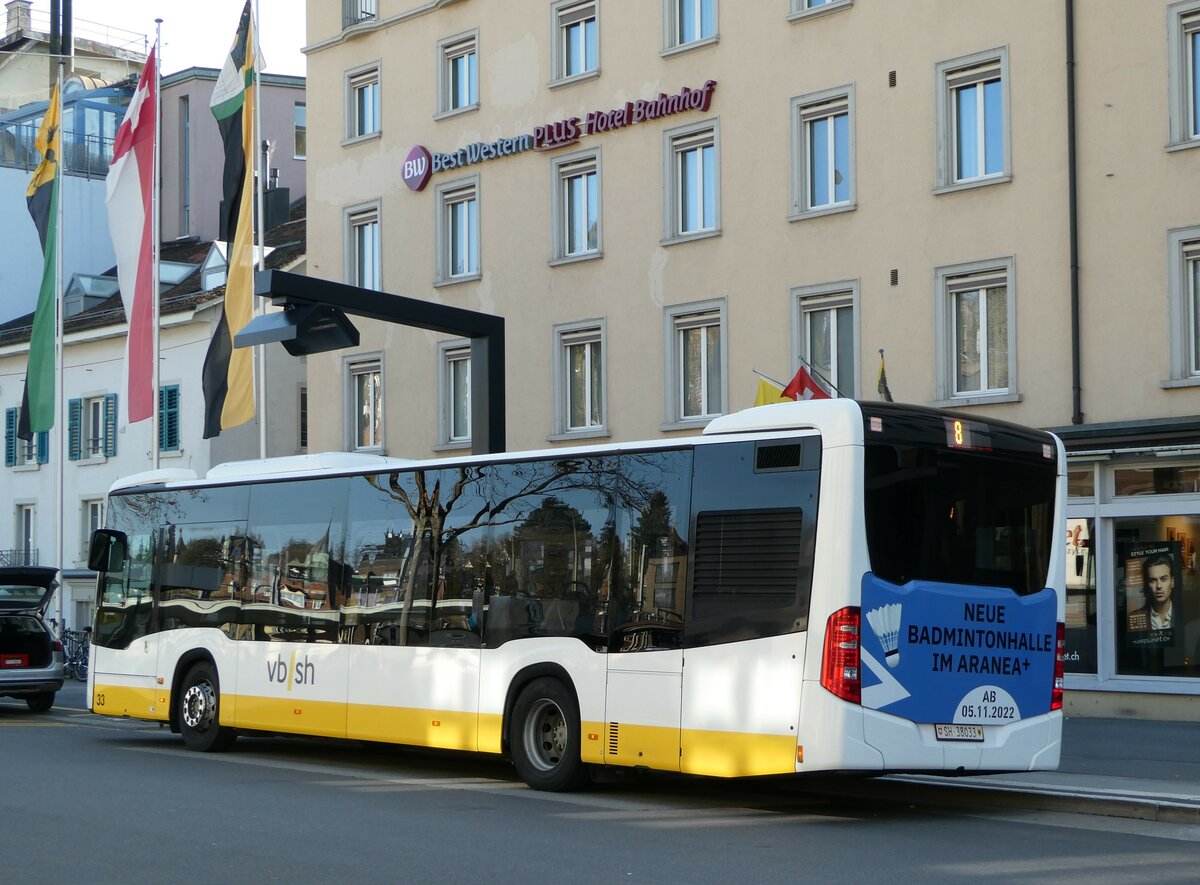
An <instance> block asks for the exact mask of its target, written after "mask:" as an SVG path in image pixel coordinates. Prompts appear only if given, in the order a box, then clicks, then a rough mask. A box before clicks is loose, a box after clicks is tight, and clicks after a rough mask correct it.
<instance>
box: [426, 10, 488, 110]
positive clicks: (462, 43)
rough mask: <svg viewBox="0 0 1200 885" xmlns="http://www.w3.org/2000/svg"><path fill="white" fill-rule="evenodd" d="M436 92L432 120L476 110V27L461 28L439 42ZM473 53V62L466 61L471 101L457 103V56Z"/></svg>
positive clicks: (477, 56) (477, 49)
mask: <svg viewBox="0 0 1200 885" xmlns="http://www.w3.org/2000/svg"><path fill="white" fill-rule="evenodd" d="M437 53H438V95H437V99H438V100H437V109H436V112H435V113H434V119H435V120H442V119H445V118H446V117H452V116H454V115H456V114H464V113H467V112H468V111H476V110H479V30H478V29H475V30H472V31H464V32H463V33H461V34H455V35H454V36H453V37H445V38H443V39H441V40H439V41H438V45H437ZM471 55H474V56H475V62H474V66H472V64H471V62H469V61H468V62H467V68H468V71H467V77H468V80H469V83H468V88H469V92H470V95H469V96H468V97H469V98H470V99H471V100H470V101H467V102H464V103H463V104H456V101H457V98H456V96H455V94H454V89H453V87H454V67H455V64H456V62H457V60H458V59H460V58H466V57H468V56H471Z"/></svg>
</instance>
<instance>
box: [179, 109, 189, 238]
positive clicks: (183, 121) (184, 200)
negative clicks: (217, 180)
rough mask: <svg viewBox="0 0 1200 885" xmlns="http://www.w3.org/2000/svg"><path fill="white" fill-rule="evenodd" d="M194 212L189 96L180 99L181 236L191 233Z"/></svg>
mask: <svg viewBox="0 0 1200 885" xmlns="http://www.w3.org/2000/svg"><path fill="white" fill-rule="evenodd" d="M191 211H192V111H191V103H190V102H189V100H188V96H186V95H183V96H180V98H179V234H180V236H183V237H186V236H187V235H188V233H189V232H190V231H191V223H192V217H191Z"/></svg>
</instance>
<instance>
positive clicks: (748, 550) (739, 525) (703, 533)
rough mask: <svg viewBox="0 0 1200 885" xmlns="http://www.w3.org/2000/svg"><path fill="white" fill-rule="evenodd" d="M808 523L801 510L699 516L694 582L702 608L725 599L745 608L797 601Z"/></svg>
mask: <svg viewBox="0 0 1200 885" xmlns="http://www.w3.org/2000/svg"><path fill="white" fill-rule="evenodd" d="M803 527H804V511H802V510H800V509H799V508H780V509H771V510H736V511H724V512H721V511H710V512H705V513H701V514H699V515H698V516H697V517H696V542H695V549H696V565H695V570H696V571H695V578H694V585H693V591H694V594H695V604H696V609H697V612H698V613H699V612H700V610H701V609H708V608H709V607H710V606H711V605H713V604H720V603H722V602H725V603H731V604H734V605H735V606H745V605H746V604H748V603H749V602H750V600H752V599H753V600H756V601H757V602H759V603H765V602H768V601H771V602H770V603H769V604H786V603H787V602H789V601H792V600H795V598H796V595H797V592H798V589H799V585H800V577H801V565H802V554H801V539H802V538H803V537H804V534H803ZM732 610H733V609H731V611H732ZM698 616H699V614H698Z"/></svg>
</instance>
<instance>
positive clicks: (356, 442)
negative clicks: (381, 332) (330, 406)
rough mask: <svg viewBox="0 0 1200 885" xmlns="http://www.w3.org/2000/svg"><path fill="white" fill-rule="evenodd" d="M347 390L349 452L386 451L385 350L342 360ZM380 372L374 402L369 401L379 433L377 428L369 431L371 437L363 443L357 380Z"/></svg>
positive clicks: (373, 397) (347, 441)
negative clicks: (359, 428) (359, 431)
mask: <svg viewBox="0 0 1200 885" xmlns="http://www.w3.org/2000/svg"><path fill="white" fill-rule="evenodd" d="M343 366H344V377H345V385H346V386H345V390H346V451H348V452H371V453H377V454H383V451H384V435H385V433H386V429H387V425H386V423H385V417H386V416H385V414H384V402H385V396H386V392H385V390H384V380H383V379H384V375H383V354H382V353H360V354H355V355H354V356H352V357H345V358H344V359H343ZM370 374H377V375H378V376H379V385H378V393H373V394H372V397H371V398H372V399H373V402H371V403H368V405H369V406H370V412H371V414H372V416H374V417H375V422H374V424H377V425H378V432H377V433H376V432H375V431H374V429H372V432H371V434H370V436H371V438H370V439H369V440H368V441H367V442H366V443H365V444H363V443H362V442H361V441H360V439H359V435H358V422H359V408H360V402H359V398H358V379H359V378H360V377H362V376H363V375H370Z"/></svg>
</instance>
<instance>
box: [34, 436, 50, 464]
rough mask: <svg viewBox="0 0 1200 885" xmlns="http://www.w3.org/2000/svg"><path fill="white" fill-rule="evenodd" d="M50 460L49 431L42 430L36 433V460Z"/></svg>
mask: <svg viewBox="0 0 1200 885" xmlns="http://www.w3.org/2000/svg"><path fill="white" fill-rule="evenodd" d="M49 460H50V431H48V430H43V431H41V432H40V433H39V434H38V435H37V462H38V463H39V464H45V463H47V462H48V461H49Z"/></svg>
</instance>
